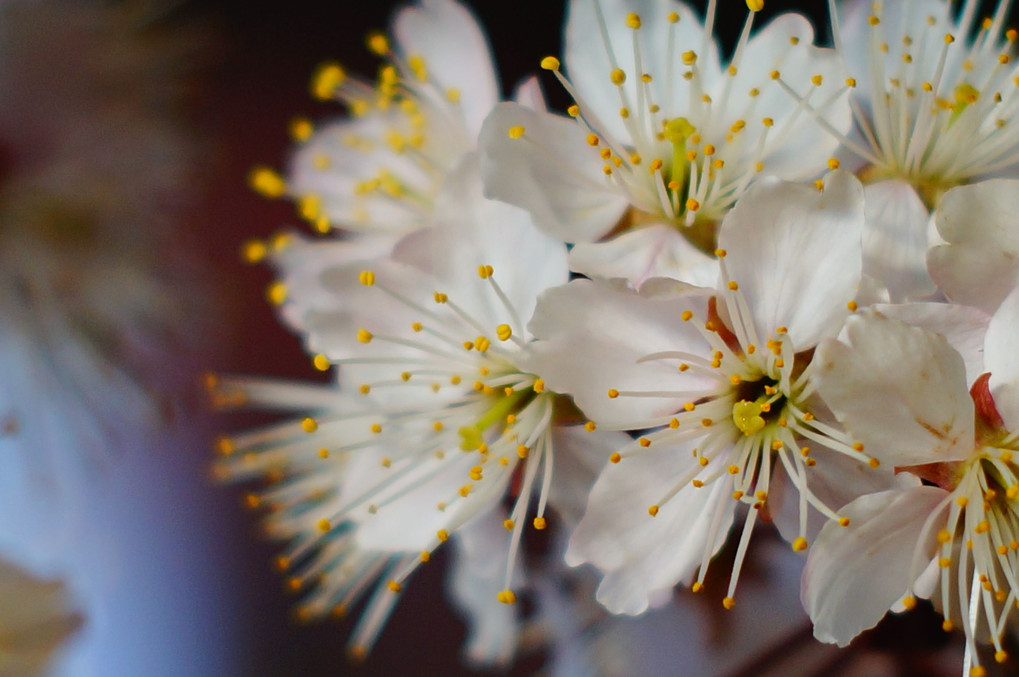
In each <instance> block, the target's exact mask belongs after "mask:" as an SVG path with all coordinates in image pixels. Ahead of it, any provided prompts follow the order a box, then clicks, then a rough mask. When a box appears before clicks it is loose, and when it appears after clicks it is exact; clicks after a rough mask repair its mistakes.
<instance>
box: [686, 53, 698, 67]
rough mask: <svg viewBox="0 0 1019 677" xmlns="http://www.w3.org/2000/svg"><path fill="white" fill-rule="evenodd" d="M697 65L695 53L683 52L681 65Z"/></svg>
mask: <svg viewBox="0 0 1019 677" xmlns="http://www.w3.org/2000/svg"><path fill="white" fill-rule="evenodd" d="M695 63H697V52H695V51H693V50H690V51H689V52H683V65H685V66H692V65H694V64H695Z"/></svg>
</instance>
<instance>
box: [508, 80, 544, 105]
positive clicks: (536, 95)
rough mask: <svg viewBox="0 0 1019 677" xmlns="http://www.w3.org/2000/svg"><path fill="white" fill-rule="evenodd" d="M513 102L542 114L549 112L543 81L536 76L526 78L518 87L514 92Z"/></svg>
mask: <svg viewBox="0 0 1019 677" xmlns="http://www.w3.org/2000/svg"><path fill="white" fill-rule="evenodd" d="M513 100H514V101H516V102H517V103H519V104H520V105H521V106H527V107H528V108H530V109H531V110H536V111H541V112H542V113H544V112H546V111H547V110H548V105H547V104H546V103H545V92H544V91H542V89H541V80H539V79H538V77H537V76H535V75H532V76H531V77H529V78H526V79H525V80H523V81H521V83H520V84H519V85H517V88H516V90H514V92H513Z"/></svg>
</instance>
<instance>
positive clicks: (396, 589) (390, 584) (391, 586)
mask: <svg viewBox="0 0 1019 677" xmlns="http://www.w3.org/2000/svg"><path fill="white" fill-rule="evenodd" d="M386 587H387V588H389V589H390V590H392V591H393V592H400V591H401V590H403V586H401V585H400V584H399V583H397V582H396V581H389V582H388V583H386Z"/></svg>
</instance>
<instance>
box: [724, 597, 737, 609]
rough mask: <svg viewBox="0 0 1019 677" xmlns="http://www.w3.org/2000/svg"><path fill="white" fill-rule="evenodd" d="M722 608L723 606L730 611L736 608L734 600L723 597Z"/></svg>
mask: <svg viewBox="0 0 1019 677" xmlns="http://www.w3.org/2000/svg"><path fill="white" fill-rule="evenodd" d="M722 606H724V607H725V608H726V609H732V608H733V607H734V606H736V600H735V599H733V598H732V597H724V598H723V599H722Z"/></svg>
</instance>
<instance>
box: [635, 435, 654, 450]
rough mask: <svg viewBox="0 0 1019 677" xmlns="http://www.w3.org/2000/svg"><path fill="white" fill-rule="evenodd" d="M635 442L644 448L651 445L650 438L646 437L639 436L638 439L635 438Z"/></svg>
mask: <svg viewBox="0 0 1019 677" xmlns="http://www.w3.org/2000/svg"><path fill="white" fill-rule="evenodd" d="M637 443H638V444H639V445H640V446H642V447H644V448H645V449H646V448H647V447H650V446H651V440H650V439H648V438H647V437H641V438H640V439H639V440H637Z"/></svg>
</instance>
